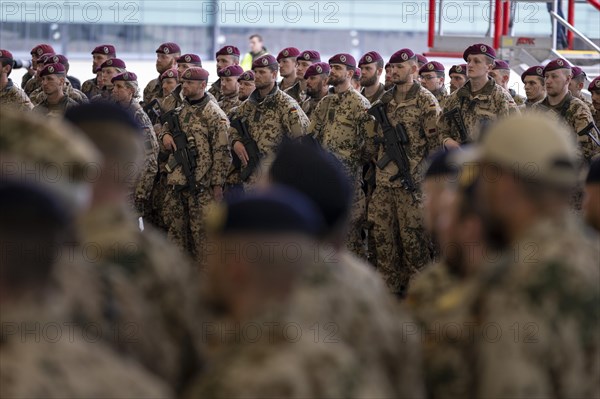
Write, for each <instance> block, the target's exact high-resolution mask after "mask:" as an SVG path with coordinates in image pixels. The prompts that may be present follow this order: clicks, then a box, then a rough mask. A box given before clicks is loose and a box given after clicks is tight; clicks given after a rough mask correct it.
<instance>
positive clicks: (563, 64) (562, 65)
mask: <svg viewBox="0 0 600 399" xmlns="http://www.w3.org/2000/svg"><path fill="white" fill-rule="evenodd" d="M557 69H571V64H569V62H568V61H567V60H564V59H562V58H557V59H555V60H552V61H550V62H549V63H548V65H546V67H545V68H544V75H546V72H550V71H555V70H557Z"/></svg>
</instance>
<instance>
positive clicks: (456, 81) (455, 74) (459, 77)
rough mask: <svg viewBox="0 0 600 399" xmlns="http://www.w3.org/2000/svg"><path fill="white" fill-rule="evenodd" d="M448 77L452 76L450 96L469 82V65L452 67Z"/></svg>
mask: <svg viewBox="0 0 600 399" xmlns="http://www.w3.org/2000/svg"><path fill="white" fill-rule="evenodd" d="M448 76H450V94H452V93H454V92H455V91H456V90H458V89H460V88H461V87H463V86H464V85H465V83H466V82H467V64H459V65H452V68H450V71H449V72H448Z"/></svg>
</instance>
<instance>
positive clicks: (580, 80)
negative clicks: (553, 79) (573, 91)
mask: <svg viewBox="0 0 600 399" xmlns="http://www.w3.org/2000/svg"><path fill="white" fill-rule="evenodd" d="M571 79H573V80H574V81H575V82H577V83H585V82H586V79H587V78H586V76H585V75H584V74H581V75H579V76H575V77H573V76H571Z"/></svg>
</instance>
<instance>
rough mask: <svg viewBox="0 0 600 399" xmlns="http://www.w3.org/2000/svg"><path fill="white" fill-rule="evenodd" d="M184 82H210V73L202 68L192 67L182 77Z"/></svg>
mask: <svg viewBox="0 0 600 399" xmlns="http://www.w3.org/2000/svg"><path fill="white" fill-rule="evenodd" d="M181 79H182V80H208V71H207V70H206V69H202V68H200V67H191V68H188V69H186V70H185V72H184V73H183V75H181Z"/></svg>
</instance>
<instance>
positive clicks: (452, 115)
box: [443, 107, 469, 144]
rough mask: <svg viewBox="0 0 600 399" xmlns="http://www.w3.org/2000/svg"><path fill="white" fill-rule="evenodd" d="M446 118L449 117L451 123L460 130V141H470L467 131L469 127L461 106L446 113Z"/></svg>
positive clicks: (462, 142) (464, 142) (463, 142)
mask: <svg viewBox="0 0 600 399" xmlns="http://www.w3.org/2000/svg"><path fill="white" fill-rule="evenodd" d="M443 117H444V118H447V119H448V121H449V122H450V125H452V124H454V125H455V126H456V129H457V130H458V136H459V137H460V143H461V144H466V143H468V142H469V133H467V127H466V126H465V121H464V119H463V117H462V114H461V113H460V108H458V107H457V108H454V109H451V110H450V111H448V112H446V113H444V115H443Z"/></svg>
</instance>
